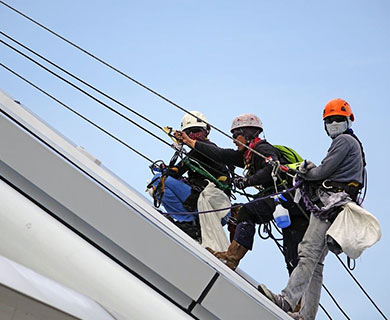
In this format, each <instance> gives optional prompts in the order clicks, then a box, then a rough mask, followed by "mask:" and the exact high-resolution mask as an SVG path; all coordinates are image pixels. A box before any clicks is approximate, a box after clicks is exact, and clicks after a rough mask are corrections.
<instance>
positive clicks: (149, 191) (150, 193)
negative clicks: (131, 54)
mask: <svg viewBox="0 0 390 320" xmlns="http://www.w3.org/2000/svg"><path fill="white" fill-rule="evenodd" d="M149 183H150V180H149V179H148V180H146V185H147V186H148V185H149ZM153 191H154V190H153V187H150V188H146V190H145V192H147V193H149V195H150V196H151V197H152V198H153Z"/></svg>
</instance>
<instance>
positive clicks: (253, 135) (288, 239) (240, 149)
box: [176, 114, 308, 273]
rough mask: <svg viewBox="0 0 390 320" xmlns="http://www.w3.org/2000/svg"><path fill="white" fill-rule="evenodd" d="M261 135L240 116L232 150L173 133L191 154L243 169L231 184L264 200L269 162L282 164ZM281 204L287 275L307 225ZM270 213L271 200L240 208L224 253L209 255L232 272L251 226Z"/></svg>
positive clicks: (290, 205) (257, 123)
mask: <svg viewBox="0 0 390 320" xmlns="http://www.w3.org/2000/svg"><path fill="white" fill-rule="evenodd" d="M261 132H263V124H262V122H261V120H260V119H259V118H258V117H257V116H256V115H254V114H242V115H240V116H238V117H236V118H235V119H234V120H233V123H232V126H231V133H232V135H233V138H234V144H235V145H236V146H237V149H236V150H234V149H224V148H219V147H217V146H216V145H211V144H207V143H204V142H203V141H200V140H195V139H192V138H191V137H190V136H188V135H187V134H186V133H185V132H177V133H176V137H177V138H178V139H180V140H182V141H183V142H184V143H185V144H187V145H188V146H190V147H191V148H192V149H193V150H195V151H200V152H202V153H204V154H207V155H208V156H210V157H213V158H214V159H215V160H216V161H219V162H222V163H224V164H226V165H234V166H236V167H241V168H244V167H245V168H246V172H247V174H246V176H245V177H235V178H234V179H233V184H234V185H235V186H236V187H237V188H239V189H245V188H247V187H251V186H257V187H259V188H262V189H263V190H265V191H264V192H263V193H262V196H267V195H270V194H272V193H275V192H276V191H275V188H274V180H273V177H272V174H271V173H272V170H273V166H272V165H271V164H270V160H272V161H281V162H282V163H284V161H283V158H282V155H281V154H280V152H279V151H278V150H277V149H276V148H275V147H274V146H272V145H271V144H270V143H268V142H267V141H266V140H265V139H260V138H259V135H260V133H261ZM245 146H248V147H249V148H251V149H254V150H255V151H256V152H253V151H252V150H250V149H247V148H245ZM259 154H260V155H262V156H260V155H259ZM279 187H280V189H282V188H284V187H283V186H279ZM285 200H286V201H282V202H283V204H282V205H283V206H284V207H285V208H287V209H288V211H289V213H290V217H291V226H290V227H287V228H285V229H283V246H284V254H285V261H286V264H287V268H288V271H289V273H290V272H291V271H292V270H293V268H294V267H295V266H296V264H297V256H298V254H297V246H298V243H299V242H300V241H301V239H302V237H303V235H304V233H305V230H306V227H307V225H308V221H307V219H306V218H305V217H304V216H303V214H302V212H301V211H300V210H299V208H298V206H297V205H296V204H295V203H294V202H293V200H292V199H291V197H290V195H288V194H286V195H285ZM274 210H275V199H272V198H268V199H266V200H263V201H252V202H248V203H246V204H243V205H242V206H241V208H240V209H239V211H238V216H237V226H236V228H235V232H234V237H233V241H232V242H231V244H230V246H229V248H228V250H227V251H225V252H212V253H213V254H214V255H215V256H216V257H218V258H219V259H220V260H222V261H223V262H224V263H225V264H226V265H227V266H228V267H230V268H231V269H233V270H235V269H236V268H237V266H238V264H239V262H240V260H241V259H242V258H243V257H244V255H245V254H246V253H247V251H248V250H252V247H253V241H254V235H255V225H256V224H264V223H268V222H270V221H271V220H272V219H273V212H274Z"/></svg>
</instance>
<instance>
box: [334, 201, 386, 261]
mask: <svg viewBox="0 0 390 320" xmlns="http://www.w3.org/2000/svg"><path fill="white" fill-rule="evenodd" d="M326 234H327V235H330V236H331V237H332V238H333V239H335V240H336V241H337V243H338V244H339V245H340V246H341V248H342V249H343V251H344V253H345V254H346V255H347V256H348V257H350V258H351V259H356V258H358V257H359V256H360V255H361V254H362V253H363V251H364V250H365V249H367V248H369V247H371V246H372V245H374V244H375V243H376V242H378V241H379V240H380V238H381V236H382V233H381V228H380V226H379V222H378V220H377V219H376V218H375V217H374V216H373V215H372V214H371V213H370V212H368V211H367V210H365V209H363V208H362V207H360V206H359V205H357V204H356V203H355V202H348V203H347V204H345V205H344V209H343V211H341V212H340V213H339V214H338V216H337V218H336V220H335V221H334V222H333V223H332V225H331V226H330V228H329V230H328V232H327V233H326Z"/></svg>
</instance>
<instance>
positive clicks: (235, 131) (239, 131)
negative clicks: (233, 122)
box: [232, 129, 244, 139]
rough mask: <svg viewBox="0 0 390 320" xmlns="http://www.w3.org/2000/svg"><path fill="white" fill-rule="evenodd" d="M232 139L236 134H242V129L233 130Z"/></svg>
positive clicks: (235, 137)
mask: <svg viewBox="0 0 390 320" xmlns="http://www.w3.org/2000/svg"><path fill="white" fill-rule="evenodd" d="M232 133H233V135H232V137H233V139H237V137H238V136H242V135H243V134H244V130H242V129H238V130H234V131H233V132H232Z"/></svg>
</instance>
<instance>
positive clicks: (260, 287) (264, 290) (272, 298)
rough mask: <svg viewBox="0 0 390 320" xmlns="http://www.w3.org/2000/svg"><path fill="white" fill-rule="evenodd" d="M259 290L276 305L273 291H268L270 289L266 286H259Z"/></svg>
mask: <svg viewBox="0 0 390 320" xmlns="http://www.w3.org/2000/svg"><path fill="white" fill-rule="evenodd" d="M257 290H259V291H260V293H261V294H262V295H263V296H266V297H267V298H268V299H269V300H271V301H272V302H273V303H274V304H276V301H275V299H274V296H273V294H272V293H271V291H269V290H268V288H267V287H266V286H265V285H264V284H259V285H258V286H257Z"/></svg>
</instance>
